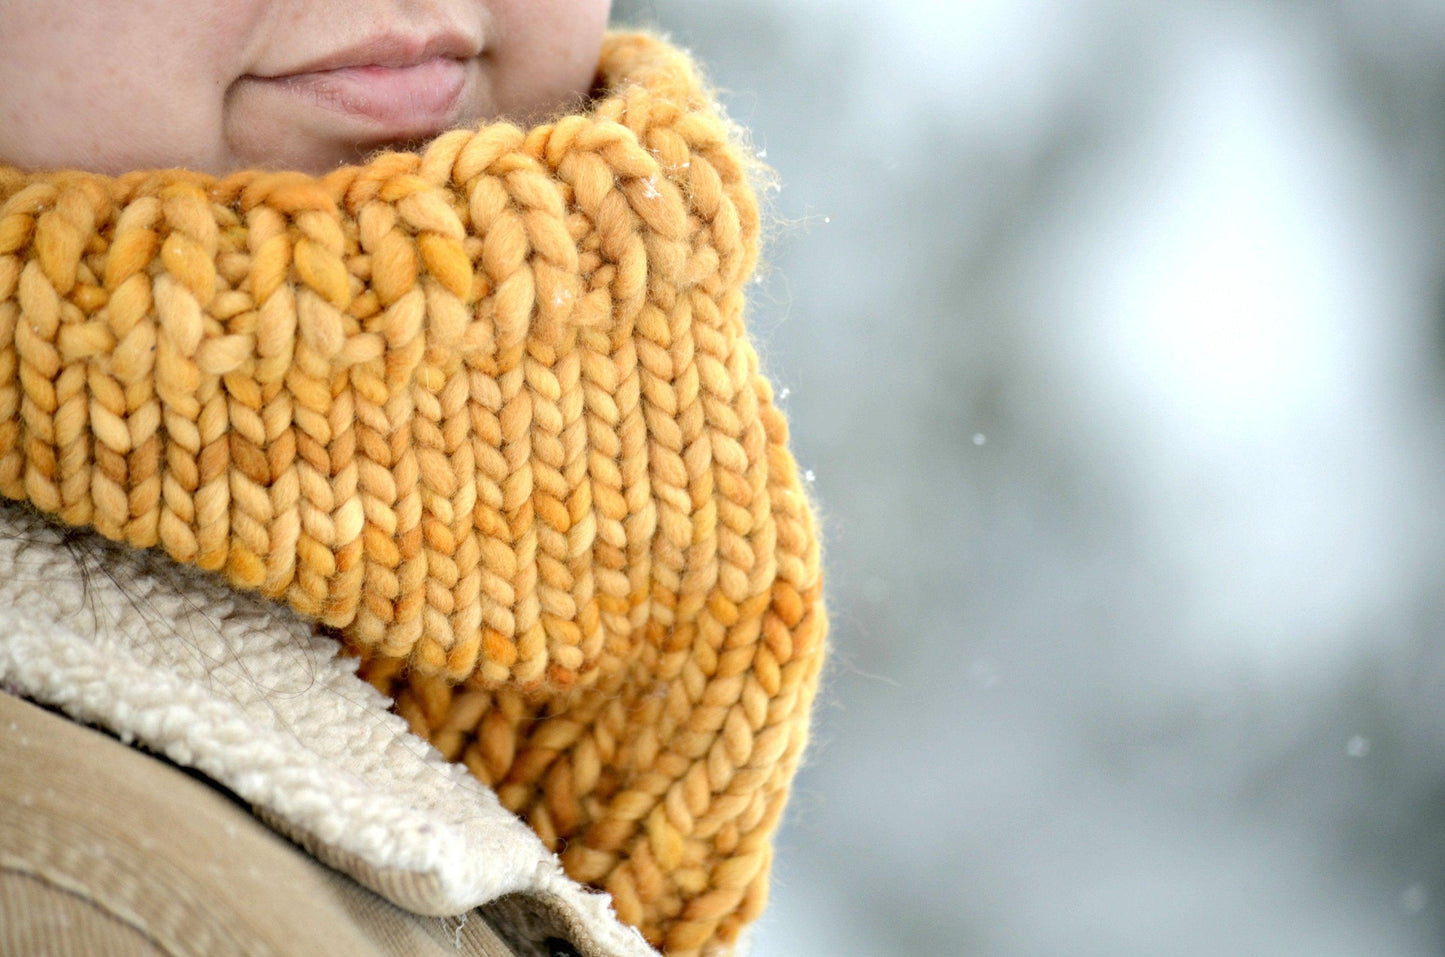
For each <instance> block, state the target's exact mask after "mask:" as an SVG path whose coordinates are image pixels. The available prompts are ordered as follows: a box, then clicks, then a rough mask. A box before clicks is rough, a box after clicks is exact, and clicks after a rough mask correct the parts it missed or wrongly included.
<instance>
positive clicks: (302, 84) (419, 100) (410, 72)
mask: <svg viewBox="0 0 1445 957" xmlns="http://www.w3.org/2000/svg"><path fill="white" fill-rule="evenodd" d="M270 82H273V83H277V84H279V85H281V86H282V87H284V88H285V89H287V90H289V91H291V92H294V93H296V94H299V95H301V96H304V97H306V98H308V99H310V100H312V101H314V102H315V103H317V104H318V105H320V106H321V107H323V108H325V109H328V110H332V111H334V112H337V113H345V114H349V115H351V116H355V117H357V118H359V119H362V120H367V121H369V122H370V124H371V125H374V126H375V127H377V130H376V132H377V134H378V135H381V136H388V137H393V138H404V137H409V136H425V135H428V134H430V133H435V132H437V131H439V130H441V129H443V128H445V127H446V126H447V125H449V124H450V123H451V122H452V121H453V120H454V118H455V115H456V111H457V104H458V102H459V101H460V100H461V97H462V91H463V90H464V89H465V87H466V85H467V65H466V63H465V62H463V61H461V60H455V59H451V58H449V57H436V58H434V59H431V60H425V61H423V62H421V63H417V64H414V65H412V66H401V67H390V66H348V67H341V68H339V69H335V70H322V71H318V72H316V73H297V74H293V75H291V76H283V77H277V78H275V79H274V80H272V81H270Z"/></svg>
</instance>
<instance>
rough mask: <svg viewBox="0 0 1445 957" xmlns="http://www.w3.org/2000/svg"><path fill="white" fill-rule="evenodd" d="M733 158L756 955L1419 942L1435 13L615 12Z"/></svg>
mask: <svg viewBox="0 0 1445 957" xmlns="http://www.w3.org/2000/svg"><path fill="white" fill-rule="evenodd" d="M617 12H618V14H619V18H620V19H623V20H626V21H628V22H634V23H635V22H646V23H651V24H653V25H657V26H660V27H661V28H662V29H664V30H666V31H668V32H670V33H671V34H672V36H673V37H674V38H675V39H676V40H678V41H679V42H681V43H683V44H684V45H686V46H689V47H690V48H692V49H693V50H694V51H695V52H696V53H697V54H698V56H699V57H700V58H701V60H702V61H703V62H704V63H705V64H706V65H707V67H708V70H709V73H710V75H711V77H712V79H713V81H714V82H715V83H717V84H718V85H719V86H720V87H722V88H723V92H724V99H725V101H726V102H727V104H728V106H729V109H730V112H731V113H732V115H733V116H734V117H735V118H736V119H737V120H738V121H739V122H740V123H742V124H743V125H745V126H747V127H749V128H751V129H752V131H753V134H754V136H755V139H756V145H757V147H758V148H759V149H760V150H765V151H766V157H767V161H768V162H769V163H770V164H771V165H772V166H773V167H774V168H776V170H777V171H778V173H779V174H780V177H781V181H782V183H783V187H784V188H783V191H782V193H781V194H779V195H778V197H777V199H776V208H775V209H774V215H775V217H776V224H775V226H774V230H773V235H772V237H771V240H770V247H769V251H768V260H769V262H770V267H769V271H768V273H767V276H766V277H765V281H764V283H763V284H762V286H761V288H760V289H759V290H758V292H759V294H758V295H756V296H755V298H754V302H753V308H752V315H751V321H752V323H753V328H754V330H755V333H756V335H757V336H758V339H759V342H760V345H761V349H762V352H763V361H764V363H765V367H766V368H767V369H768V370H769V371H770V373H771V375H772V377H773V378H774V381H775V383H776V384H777V385H778V386H779V387H786V389H787V392H786V393H785V394H786V395H787V398H786V399H785V400H784V401H783V405H784V406H785V408H786V409H787V411H788V413H789V416H790V418H791V421H792V423H793V426H794V438H795V443H796V450H797V452H798V455H799V459H800V461H801V464H802V466H803V467H804V468H807V469H811V470H812V471H813V473H814V475H815V477H816V478H815V491H816V495H817V498H818V499H819V500H820V501H821V503H822V507H823V509H824V512H825V514H826V526H825V531H826V540H827V560H828V568H829V573H830V583H829V594H830V603H831V610H832V617H833V622H834V625H833V632H832V642H833V644H832V648H833V651H832V660H831V664H830V669H829V674H828V677H827V684H826V689H825V691H824V693H823V695H822V699H821V709H820V711H819V713H818V716H817V720H816V725H815V727H816V730H815V738H814V745H813V750H812V751H811V754H810V756H809V759H808V763H807V767H806V768H805V769H804V771H803V772H802V774H801V776H800V779H799V782H798V785H797V788H796V791H795V795H794V799H793V803H792V805H791V806H790V809H789V817H788V821H787V824H786V828H785V831H784V833H783V834H782V836H781V840H780V843H779V848H778V859H777V864H776V871H775V874H776V877H775V882H774V891H773V903H772V907H771V909H770V911H769V913H768V914H767V916H766V917H765V918H764V919H763V921H762V922H761V924H760V926H759V929H758V931H757V933H756V935H755V953H756V954H757V955H758V957H783V955H787V957H809V955H829V957H836V955H852V957H872V955H884V954H889V955H892V954H930V955H954V954H957V955H979V957H1036V955H1037V957H1044V955H1048V957H1055V955H1065V954H1066V955H1109V957H1131V955H1140V957H1143V955H1149V957H1159V955H1164V957H1194V955H1200V957H1203V955H1209V957H1217V955H1312V957H1316V955H1364V954H1368V955H1385V957H1394V955H1402V957H1404V955H1408V957H1416V955H1422V957H1423V955H1438V954H1441V953H1445V319H1442V315H1445V4H1442V3H1439V2H1438V0H1417V2H1404V0H1389V2H1386V0H1314V2H1305V0H1298V2H1286V0H1275V2H1270V0H1257V2H1252V3H1247V2H1237V0H1235V2H1231V0H1178V2H1170V3H1157V2H1155V0H1117V2H1106V0H1011V2H1003V0H950V2H943V0H936V2H928V0H912V2H907V0H905V2H900V3H890V4H884V3H879V2H876V0H831V2H822V0H791V2H787V3H782V2H776V0H655V2H631V3H628V2H625V0H619V7H618V11H617Z"/></svg>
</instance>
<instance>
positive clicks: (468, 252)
mask: <svg viewBox="0 0 1445 957" xmlns="http://www.w3.org/2000/svg"><path fill="white" fill-rule="evenodd" d="M598 88H599V90H600V91H601V92H600V93H599V94H598V97H597V98H596V99H595V100H594V101H593V102H592V103H591V104H590V105H589V106H588V108H587V109H586V110H585V111H584V112H581V113H578V114H570V115H566V116H563V117H561V118H559V119H557V120H555V121H554V122H551V123H547V124H544V125H539V126H536V127H534V128H531V129H527V130H521V129H518V128H516V127H513V126H510V125H507V124H503V123H497V124H489V125H486V126H483V127H481V128H480V129H474V130H459V131H454V132H450V133H446V134H444V135H442V136H440V137H439V138H437V139H435V140H434V141H432V142H430V143H429V144H428V145H427V146H426V147H425V148H423V149H422V150H421V151H419V152H415V153H407V152H393V153H384V154H381V155H379V156H377V157H375V158H374V159H372V160H371V161H370V162H368V163H366V164H364V165H359V166H353V167H346V168H342V169H338V170H336V171H334V172H332V173H330V174H327V175H325V176H322V177H309V176H305V175H302V174H298V173H291V172H274V171H261V170H253V171H246V172H242V173H237V174H234V175H231V176H228V177H225V178H220V179H217V178H214V177H209V176H205V175H201V174H196V173H192V172H186V171H179V170H166V171H139V172H135V173H129V174H126V175H123V176H119V177H102V176H97V175H93V174H88V173H82V172H73V171H72V172H49V173H25V172H21V171H17V170H13V169H7V168H3V167H0V494H3V495H4V496H6V497H8V498H12V499H18V500H25V501H28V502H30V503H32V504H33V505H34V506H36V507H37V508H39V509H40V510H42V511H43V512H45V513H47V514H49V515H51V516H53V517H54V518H56V519H58V520H60V521H61V522H63V523H66V524H68V525H72V526H90V527H93V528H94V529H96V530H97V531H98V532H99V533H100V534H102V535H104V536H106V537H108V538H111V539H114V540H118V541H123V542H126V543H129V544H131V545H133V546H137V547H158V548H160V549H163V550H164V552H165V553H166V554H168V555H169V556H170V557H171V558H173V559H175V560H176V561H179V562H183V563H187V564H191V565H195V566H199V567H200V568H203V569H207V570H210V571H214V572H217V573H219V574H220V575H221V576H223V577H224V579H225V580H226V581H227V582H228V583H229V584H230V585H232V586H233V587H235V588H237V589H242V590H247V591H258V592H260V593H262V594H264V595H266V596H269V597H272V598H275V599H278V600H281V601H284V602H286V603H288V604H289V605H290V606H291V607H293V608H294V609H296V610H297V611H298V612H300V613H302V614H303V615H306V616H308V617H310V618H312V619H314V620H316V621H318V622H321V623H324V624H325V625H328V626H331V627H332V628H334V629H336V630H337V632H338V634H339V636H340V637H341V638H342V640H343V641H344V642H345V643H346V645H347V646H348V647H350V648H351V649H352V650H353V651H354V652H355V653H357V654H359V655H360V656H361V657H362V658H363V659H364V664H363V673H364V674H365V675H366V676H367V677H368V678H369V680H371V681H372V682H373V683H374V684H376V685H377V686H378V687H380V688H381V689H382V690H384V691H386V692H387V693H389V694H390V695H391V696H392V697H393V698H394V699H395V700H396V701H397V706H398V710H399V711H400V712H401V713H402V714H403V715H404V716H406V717H407V719H408V720H409V721H410V723H411V725H412V727H413V729H414V730H415V731H417V732H418V733H421V734H423V735H424V736H426V737H427V738H429V739H430V740H431V741H432V742H433V743H434V744H436V745H437V746H438V747H439V748H440V749H441V750H442V751H443V753H444V754H446V755H447V756H448V757H450V758H452V759H454V760H459V761H464V762H465V763H466V765H467V766H468V767H469V768H470V769H471V770H472V771H473V772H474V773H475V774H476V775H477V776H478V777H480V778H481V779H482V780H483V781H485V782H486V783H488V784H491V785H492V786H493V787H495V788H496V789H497V792H498V794H499V796H500V797H501V798H502V800H503V803H504V804H506V806H508V807H509V808H510V809H512V810H513V811H515V812H517V813H518V814H520V815H522V816H523V817H524V818H525V819H526V820H527V821H528V822H529V823H530V824H531V825H532V826H533V828H534V829H535V830H537V832H538V833H539V834H540V835H541V836H542V838H543V839H544V841H546V842H547V843H548V844H549V845H550V846H551V847H552V848H554V849H556V850H558V851H560V852H561V853H562V858H563V862H564V864H565V866H566V868H567V870H568V872H569V873H570V874H571V875H572V876H573V877H574V878H577V879H579V880H582V881H585V882H590V883H592V884H595V885H597V886H599V887H602V888H604V889H606V890H608V891H610V892H611V893H612V895H613V898H614V900H615V904H616V907H617V910H618V913H619V914H620V916H621V917H622V918H623V919H624V920H627V921H629V922H631V923H633V924H635V925H636V926H638V927H639V928H641V929H642V930H643V932H644V934H645V935H646V936H647V937H648V938H649V940H651V941H652V942H653V943H655V944H659V945H662V946H664V947H665V949H666V951H667V952H668V953H675V954H687V953H695V952H700V951H702V950H703V949H706V948H710V947H712V946H715V945H726V944H727V943H729V942H731V941H733V940H734V939H736V937H737V935H738V933H739V931H740V930H741V928H742V927H743V925H745V924H746V923H747V922H748V921H750V920H752V919H753V918H754V917H756V916H757V914H758V913H759V912H760V910H761V908H762V905H763V902H764V899H765V895H766V882H767V871H768V862H769V857H770V854H771V848H770V840H771V835H772V832H773V831H774V829H775V827H776V824H777V821H778V818H779V815H780V814H781V811H782V806H783V802H784V800H785V799H786V794H787V788H788V783H789V781H790V779H791V776H792V773H793V771H794V769H795V767H796V764H797V761H798V757H799V754H800V752H801V749H802V747H803V744H804V741H805V739H806V736H807V724H808V713H809V708H810V704H811V700H812V697H813V693H814V689H815V686H816V682H817V675H818V669H819V666H820V662H821V659H822V646H823V638H824V633H825V630H826V620H825V616H824V611H823V605H822V593H821V577H820V572H819V555H818V541H817V536H816V534H815V530H814V525H813V520H812V517H811V514H810V511H809V505H808V502H807V499H806V495H805V492H804V489H803V487H802V485H801V483H800V482H799V481H798V475H797V468H796V465H795V463H794V460H793V458H792V456H791V455H790V453H789V452H788V448H787V427H786V424H785V422H784V419H783V417H782V415H781V414H780V412H779V411H778V410H777V409H776V408H775V406H774V405H773V401H772V399H773V396H772V390H771V387H770V386H769V384H768V383H767V381H766V380H765V379H764V378H763V377H762V375H761V374H760V372H759V367H758V360H757V356H756V354H755V352H754V350H753V348H752V346H751V345H750V343H749V342H748V339H747V337H746V334H745V331H744V326H743V305H744V295H743V291H744V286H745V284H746V282H747V281H748V279H749V276H750V274H751V271H752V269H753V266H754V264H755V261H756V258H757V246H758V233H759V215H758V206H757V200H756V197H755V195H754V193H753V190H752V187H751V185H750V182H749V167H750V163H751V160H750V158H749V156H748V154H747V152H746V151H745V150H744V149H742V148H741V146H740V144H739V143H738V142H737V139H736V135H735V131H734V130H733V128H732V127H730V126H729V124H728V123H727V122H726V121H725V120H724V118H723V117H722V116H721V114H720V113H719V111H718V110H717V108H716V106H715V104H714V103H713V102H712V100H711V98H710V96H709V95H708V92H707V90H706V88H705V87H704V86H703V85H702V83H701V81H700V79H699V77H698V75H697V73H696V71H695V69H694V68H693V66H692V64H691V63H690V61H689V60H688V58H687V57H686V56H685V55H684V54H683V53H681V52H680V51H678V50H676V49H674V48H672V47H670V46H669V45H667V44H666V43H665V42H663V41H661V40H658V39H656V38H653V37H649V36H645V35H635V34H617V35H612V36H610V37H609V38H608V40H607V42H606V44H605V47H604V51H603V57H602V61H601V64H600V67H599V78H598Z"/></svg>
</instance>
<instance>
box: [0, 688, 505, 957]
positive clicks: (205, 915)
mask: <svg viewBox="0 0 1445 957" xmlns="http://www.w3.org/2000/svg"><path fill="white" fill-rule="evenodd" d="M0 766H3V767H4V768H5V773H4V774H3V775H0V954H3V955H16V957H20V955H26V957H34V955H40V954H48V955H50V957H72V955H73V957H82V955H83V957H91V955H95V954H109V955H121V957H142V955H144V957H152V955H163V954H164V955H174V957H180V955H196V957H203V955H204V957H227V955H238V957H239V955H256V957H262V955H266V957H269V955H278V957H279V955H290V954H306V955H308V957H509V955H511V954H512V953H513V951H512V950H511V949H510V948H508V947H507V946H506V945H505V944H504V943H502V941H501V940H500V939H499V938H498V937H497V935H496V934H495V933H494V932H493V931H492V930H491V928H490V927H489V926H488V924H487V922H486V921H485V920H483V919H482V918H481V917H480V916H477V917H475V918H466V919H463V918H451V919H448V918H437V917H421V916H419V915H416V914H412V913H409V912H407V911H403V910H402V909H400V908H399V907H397V906H395V905H394V904H391V903H390V902H388V901H386V900H384V899H382V898H381V897H379V896H378V895H376V894H374V893H372V892H371V891H369V890H367V889H366V888H364V887H362V886H361V885H359V884H357V883H356V882H355V881H353V880H351V879H350V878H349V877H347V876H345V875H344V874H341V873H340V872H338V871H333V870H331V869H329V868H327V867H325V866H323V865H321V864H320V863H319V862H317V861H316V860H315V859H313V858H311V857H309V856H308V855H306V854H305V853H303V852H302V851H300V850H299V849H298V848H297V847H296V846H295V845H293V844H290V843H288V842H287V841H286V840H284V839H283V838H281V837H279V836H278V835H277V834H276V833H275V832H273V831H271V830H270V829H268V828H267V827H266V826H265V825H263V824H262V823H260V822H259V821H258V820H256V818H255V817H253V816H252V815H250V814H249V813H247V811H246V809H245V807H244V806H242V805H239V804H237V803H236V802H235V801H233V800H231V799H230V798H229V797H228V796H227V795H225V794H224V793H222V792H220V791H218V790H216V789H215V788H212V787H208V786H207V785H206V784H204V783H202V782H201V781H199V780H197V779H196V778H194V777H191V776H190V775H187V774H185V773H184V772H182V771H180V770H179V769H177V768H176V767H174V766H173V765H170V764H167V763H166V762H164V761H161V760H159V759H157V758H155V757H152V756H150V755H147V754H144V753H143V752H141V751H139V750H137V749H135V748H128V747H126V746H125V745H123V744H121V743H120V742H118V741H116V740H115V739H114V738H111V737H109V736H107V735H104V734H101V733H100V732H98V731H94V730H91V729H88V728H85V727H82V726H80V725H78V724H75V723H74V722H71V721H68V720H66V719H65V718H63V717H60V716H58V715H56V714H53V713H51V712H49V711H46V710H44V709H42V708H40V707H39V706H37V705H34V704H31V703H30V702H27V701H24V700H22V699H20V698H16V697H13V696H11V695H6V694H0Z"/></svg>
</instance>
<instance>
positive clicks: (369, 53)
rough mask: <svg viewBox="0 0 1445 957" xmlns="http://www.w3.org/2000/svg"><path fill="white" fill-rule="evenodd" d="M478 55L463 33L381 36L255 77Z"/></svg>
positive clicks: (396, 65)
mask: <svg viewBox="0 0 1445 957" xmlns="http://www.w3.org/2000/svg"><path fill="white" fill-rule="evenodd" d="M481 52H482V45H481V44H480V43H479V42H477V41H476V40H474V39H472V38H471V37H468V36H466V35H465V34H463V33H452V32H443V33H436V34H431V35H429V36H415V35H411V36H408V35H401V34H384V35H381V36H375V37H371V38H369V39H367V40H364V41H362V42H360V43H357V44H355V45H353V46H349V47H346V48H344V49H341V50H337V51H335V52H334V53H328V54H326V55H325V56H323V57H320V58H319V59H316V60H311V61H308V62H306V63H302V64H299V65H297V66H294V67H286V68H283V69H281V70H277V71H276V72H268V73H265V74H256V75H257V76H258V77H260V78H261V79H267V80H275V79H283V78H286V77H295V76H304V75H306V74H308V73H326V72H329V71H331V70H344V69H347V68H349V67H367V66H373V67H390V68H401V67H409V66H416V65H418V64H421V63H425V62H427V61H428V60H435V59H454V60H469V59H471V58H472V57H475V56H477V55H479V54H480V53H481Z"/></svg>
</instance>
